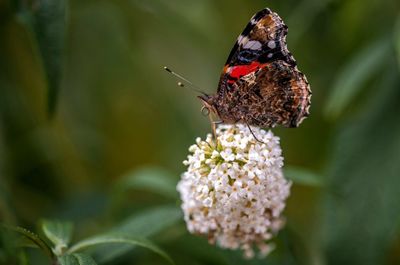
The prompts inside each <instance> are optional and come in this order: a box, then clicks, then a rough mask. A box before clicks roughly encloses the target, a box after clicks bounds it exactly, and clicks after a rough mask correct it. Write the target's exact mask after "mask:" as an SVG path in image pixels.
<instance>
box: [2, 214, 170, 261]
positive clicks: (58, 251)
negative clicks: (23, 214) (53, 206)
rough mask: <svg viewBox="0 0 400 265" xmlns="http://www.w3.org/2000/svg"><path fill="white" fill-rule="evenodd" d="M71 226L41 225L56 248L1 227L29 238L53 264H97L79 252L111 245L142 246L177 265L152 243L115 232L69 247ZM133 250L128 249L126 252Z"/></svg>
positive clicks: (24, 233) (47, 222)
mask: <svg viewBox="0 0 400 265" xmlns="http://www.w3.org/2000/svg"><path fill="white" fill-rule="evenodd" d="M138 225H140V223H138ZM72 227H73V225H72V223H71V222H62V221H51V220H45V221H43V222H42V230H43V233H44V235H45V236H46V238H47V239H48V240H50V241H51V242H52V243H53V244H54V248H53V249H52V248H50V246H49V245H48V244H47V243H46V241H45V239H43V238H41V237H40V236H39V235H37V234H35V233H33V232H31V231H29V230H27V229H25V228H21V227H18V226H10V225H5V224H2V226H1V227H0V228H3V229H6V230H11V231H14V232H16V233H18V234H20V235H22V236H24V237H25V238H27V239H29V240H30V241H31V242H32V243H34V244H35V245H36V246H37V247H39V248H40V249H41V250H42V251H43V252H44V253H45V254H46V255H47V256H48V257H49V258H50V260H51V261H52V263H53V264H54V263H55V262H56V261H58V262H59V263H60V265H69V264H71V265H75V264H77V265H91V264H97V263H96V262H95V261H94V259H93V258H92V257H91V256H89V255H86V254H82V253H80V252H82V251H84V250H85V249H87V248H95V247H96V246H99V245H109V244H124V245H131V246H140V247H143V248H146V249H149V250H151V251H153V252H154V253H157V254H158V255H160V256H161V257H163V258H164V259H165V260H166V261H168V262H169V263H171V264H174V262H173V261H172V259H171V258H170V257H169V256H168V254H167V253H166V252H165V251H163V250H162V249H160V248H159V247H158V246H157V245H155V244H154V243H152V242H151V241H149V240H147V239H145V238H138V237H134V236H126V233H125V234H122V233H119V234H117V233H116V232H114V233H106V234H100V235H96V236H92V237H89V238H86V239H83V240H81V241H79V242H77V243H75V244H74V245H72V246H71V247H69V246H68V243H69V241H70V238H71V233H72ZM134 228H137V226H135V227H134ZM117 229H118V228H115V230H117ZM148 231H149V230H147V231H146V232H147V233H148ZM21 246H27V245H26V244H23V245H22V244H21ZM130 249H131V248H130ZM130 249H126V251H128V250H130ZM118 250H120V248H118ZM107 252H108V251H107ZM121 254H124V252H121V251H119V252H118V253H116V252H114V253H113V258H116V257H118V255H121Z"/></svg>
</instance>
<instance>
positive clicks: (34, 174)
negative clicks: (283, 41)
mask: <svg viewBox="0 0 400 265" xmlns="http://www.w3.org/2000/svg"><path fill="white" fill-rule="evenodd" d="M266 6H268V7H270V8H271V9H273V10H274V11H276V12H278V13H279V15H280V16H281V17H282V18H283V19H284V21H285V23H286V24H287V25H288V26H289V34H288V37H287V40H288V47H289V49H290V51H291V52H292V53H293V54H294V56H295V58H296V60H297V62H298V65H299V69H300V70H301V71H302V72H304V73H305V74H306V75H307V77H308V80H309V82H310V84H311V88H312V91H313V97H312V106H311V116H310V117H309V118H308V119H307V120H305V121H304V123H303V124H302V125H301V126H300V127H299V128H297V129H284V128H276V129H274V130H273V131H274V133H275V134H276V135H278V136H280V137H281V144H282V148H283V152H284V157H285V167H286V169H287V170H286V175H287V177H288V178H291V179H292V180H293V181H294V185H293V187H292V195H291V197H290V198H289V200H288V203H287V209H286V211H285V215H286V217H287V226H286V228H285V229H284V230H283V231H282V232H281V233H280V234H279V236H278V237H277V239H276V240H275V242H276V244H277V248H276V250H275V251H274V252H273V253H272V254H271V255H270V256H268V257H267V258H266V259H264V260H257V259H256V260H253V261H245V260H242V259H241V253H240V251H235V252H234V251H225V250H220V249H218V248H216V247H213V246H209V245H208V244H207V240H206V239H203V238H199V237H195V236H192V235H189V234H188V232H186V228H185V224H184V223H183V220H182V216H181V211H180V206H179V204H180V203H179V199H178V194H177V192H176V191H175V185H176V183H177V181H178V179H179V176H180V174H181V172H183V171H184V170H185V168H184V166H183V165H182V161H183V160H184V159H185V157H186V155H187V148H188V147H189V145H191V144H192V143H193V142H194V139H195V138H196V137H198V136H199V137H204V136H205V134H206V133H208V132H209V131H210V126H209V122H208V120H207V118H205V117H203V116H202V115H201V113H200V111H199V110H200V107H201V104H200V102H199V101H198V99H197V98H196V94H195V93H194V92H192V91H190V90H189V89H184V88H180V87H177V86H176V83H175V80H174V79H173V78H172V77H171V76H170V75H168V74H167V73H166V72H165V71H164V70H163V68H162V67H163V66H164V65H168V66H170V67H171V68H172V69H174V70H175V71H177V72H178V73H181V74H183V75H184V76H186V77H187V78H188V79H189V80H191V81H192V82H194V83H196V84H198V85H199V86H200V87H202V88H203V89H204V90H206V91H208V92H213V91H215V90H216V86H217V83H218V80H219V75H220V70H221V68H222V65H223V63H224V62H225V60H226V57H227V55H228V53H229V51H230V49H231V47H232V45H233V43H234V41H235V40H236V37H237V36H238V35H239V34H240V32H241V31H242V29H243V28H244V26H245V25H246V23H247V22H248V19H249V18H250V17H251V16H252V15H253V14H254V13H255V12H256V11H258V10H260V9H262V8H264V7H266ZM399 62H400V1H398V0H379V1H378V0H302V1H298V0H285V1H283V0H279V1H278V0H271V1H261V0H257V1H256V0H254V1H239V0H230V1H226V0H224V1H213V0H198V1H183V0H152V1H150V0H148V1H139V0H114V1H110V0H87V1H78V0H71V1H68V2H65V1H59V0H57V1H56V0H30V1H29V0H0V221H3V222H6V223H9V224H14V225H21V226H24V227H27V228H30V229H32V230H37V229H36V227H37V223H38V221H39V220H41V219H42V218H57V219H66V220H71V221H73V222H74V223H75V232H74V241H77V240H79V239H81V238H84V237H86V236H90V235H93V234H95V233H100V232H104V231H108V230H110V229H117V230H119V231H124V232H125V233H127V234H133V235H140V236H143V237H148V238H150V239H151V240H152V241H154V242H155V243H157V244H158V245H159V246H161V247H162V248H163V249H164V250H165V251H166V252H167V253H168V254H169V255H170V256H171V257H172V259H173V260H174V261H175V262H176V263H177V264H316V265H317V264H354V265H356V264H362V265H368V264H374V265H376V264H400V233H399V232H400V226H399V225H400V70H399V69H400V67H399ZM7 245H8V242H7V240H6V239H4V238H3V239H2V242H1V243H0V264H25V263H22V261H21V260H24V259H25V258H27V259H29V260H30V262H31V263H26V264H47V263H45V262H46V261H45V260H44V257H43V256H42V255H40V254H38V252H37V251H35V250H29V249H26V250H24V251H23V252H19V258H15V257H14V256H13V255H12V254H11V252H10V251H11V250H9V249H8V247H7ZM118 252H120V254H122V253H125V254H124V255H118ZM21 253H23V254H21ZM90 254H91V255H92V256H93V257H94V258H95V260H96V261H97V262H99V263H105V264H121V265H122V264H165V261H164V260H163V259H161V258H159V257H158V256H157V255H154V254H152V253H151V252H149V251H146V250H143V249H139V248H134V249H133V248H132V247H127V246H114V247H113V248H106V249H102V248H97V249H94V250H91V252H90ZM21 255H23V257H25V258H21ZM113 255H114V256H118V258H117V259H113V258H112V257H113Z"/></svg>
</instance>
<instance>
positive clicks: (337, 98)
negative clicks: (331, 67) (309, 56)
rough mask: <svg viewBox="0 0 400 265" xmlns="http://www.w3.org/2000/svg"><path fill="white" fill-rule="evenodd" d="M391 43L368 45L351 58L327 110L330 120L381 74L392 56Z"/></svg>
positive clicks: (385, 40)
mask: <svg viewBox="0 0 400 265" xmlns="http://www.w3.org/2000/svg"><path fill="white" fill-rule="evenodd" d="M390 47H391V46H390V41H389V40H388V38H387V37H386V36H385V37H384V38H383V39H381V40H379V41H377V42H375V43H372V44H368V45H367V46H366V47H364V48H363V49H362V50H361V51H360V52H358V53H356V54H355V55H354V56H353V58H350V60H349V62H348V63H347V65H345V66H344V67H343V70H342V71H340V72H339V75H338V76H337V78H336V82H335V84H334V85H333V88H332V92H331V95H330V96H329V98H328V103H327V105H326V108H325V113H326V114H327V115H328V116H329V117H330V118H336V117H338V116H339V115H340V114H341V113H342V112H343V110H344V109H345V108H346V107H348V106H349V105H350V103H351V102H352V100H353V99H354V98H355V97H356V96H357V95H358V93H359V92H360V91H361V89H362V88H363V87H364V85H365V82H366V81H367V80H369V79H370V78H371V77H373V76H374V75H376V74H377V73H379V72H380V71H381V69H382V65H384V64H385V63H386V61H387V60H386V59H387V57H388V55H389V54H390V53H389V51H390Z"/></svg>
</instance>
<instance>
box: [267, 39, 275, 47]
mask: <svg viewBox="0 0 400 265" xmlns="http://www.w3.org/2000/svg"><path fill="white" fill-rule="evenodd" d="M267 45H268V48H270V49H275V48H276V44H275V41H273V40H271V41H269V42H268V44H267Z"/></svg>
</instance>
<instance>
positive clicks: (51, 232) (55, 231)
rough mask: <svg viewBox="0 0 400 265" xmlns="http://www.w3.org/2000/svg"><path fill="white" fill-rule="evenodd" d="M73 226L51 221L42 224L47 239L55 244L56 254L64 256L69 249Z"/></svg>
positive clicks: (68, 223) (67, 223)
mask: <svg viewBox="0 0 400 265" xmlns="http://www.w3.org/2000/svg"><path fill="white" fill-rule="evenodd" d="M72 229H73V225H72V223H71V222H61V221H50V220H44V221H43V222H42V230H43V233H44V234H45V235H46V237H47V238H48V239H49V240H50V241H51V242H52V243H53V244H54V247H55V252H56V254H62V253H64V252H65V249H66V248H67V246H68V244H69V242H70V240H71V236H72Z"/></svg>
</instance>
